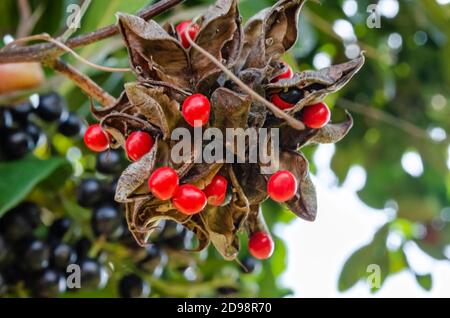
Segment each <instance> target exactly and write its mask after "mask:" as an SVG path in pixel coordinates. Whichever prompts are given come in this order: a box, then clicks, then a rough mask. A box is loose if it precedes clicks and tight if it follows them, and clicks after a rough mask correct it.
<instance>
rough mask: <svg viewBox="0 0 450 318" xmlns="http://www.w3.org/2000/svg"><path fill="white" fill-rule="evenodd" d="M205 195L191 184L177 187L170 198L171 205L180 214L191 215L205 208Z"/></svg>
mask: <svg viewBox="0 0 450 318" xmlns="http://www.w3.org/2000/svg"><path fill="white" fill-rule="evenodd" d="M206 203H207V200H206V195H205V194H204V193H203V191H202V190H200V189H199V188H197V187H196V186H194V185H192V184H183V185H181V186H179V187H178V190H177V192H176V193H175V195H174V196H173V198H172V204H173V205H174V207H175V208H176V209H177V210H178V211H179V212H181V213H184V214H187V215H193V214H197V213H199V212H201V211H202V210H203V209H204V208H205V206H206Z"/></svg>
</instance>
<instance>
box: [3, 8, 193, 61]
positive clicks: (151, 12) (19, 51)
mask: <svg viewBox="0 0 450 318" xmlns="http://www.w3.org/2000/svg"><path fill="white" fill-rule="evenodd" d="M183 1H184V0H163V1H160V2H157V3H155V4H153V5H151V6H149V7H148V8H146V9H143V10H141V11H140V12H139V13H138V15H139V16H140V17H141V18H143V19H144V20H148V19H151V18H153V17H155V16H157V15H158V14H161V13H163V12H165V11H167V10H169V9H170V8H172V7H174V6H176V5H178V4H180V3H181V2H183ZM118 32H119V29H118V28H117V26H116V25H110V26H107V27H104V28H101V29H99V30H97V31H94V32H91V33H88V34H84V35H80V36H78V37H75V38H73V39H70V40H68V41H67V42H66V45H67V46H68V47H69V48H72V49H73V48H77V47H80V46H85V45H88V44H91V43H94V42H98V41H101V40H103V39H106V38H109V37H111V36H113V35H115V34H117V33H118ZM64 52H65V51H64V50H62V49H61V48H59V47H58V46H56V45H55V44H53V43H45V44H35V45H30V46H24V47H16V48H13V49H10V50H7V51H4V52H0V64H6V63H21V62H42V61H44V60H47V59H49V58H54V59H56V58H57V57H59V56H61V55H62V54H64Z"/></svg>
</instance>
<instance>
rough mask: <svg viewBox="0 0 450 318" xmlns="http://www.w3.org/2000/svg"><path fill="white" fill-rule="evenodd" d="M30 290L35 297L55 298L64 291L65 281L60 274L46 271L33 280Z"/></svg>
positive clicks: (50, 270) (54, 271)
mask: <svg viewBox="0 0 450 318" xmlns="http://www.w3.org/2000/svg"><path fill="white" fill-rule="evenodd" d="M32 289H33V294H34V296H35V297H41V298H55V297H57V296H58V295H59V294H61V293H63V292H64V291H65V290H66V281H65V279H64V276H63V275H62V274H61V273H60V272H58V271H56V270H54V269H46V270H44V271H43V272H42V273H40V274H39V275H38V276H37V277H36V278H35V280H34V282H33V286H32Z"/></svg>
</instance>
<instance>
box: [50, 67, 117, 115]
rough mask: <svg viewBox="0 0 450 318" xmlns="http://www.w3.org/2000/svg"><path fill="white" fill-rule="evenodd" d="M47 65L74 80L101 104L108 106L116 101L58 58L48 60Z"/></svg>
mask: <svg viewBox="0 0 450 318" xmlns="http://www.w3.org/2000/svg"><path fill="white" fill-rule="evenodd" d="M48 66H49V67H51V68H53V69H54V70H56V71H58V72H60V73H62V74H64V75H66V76H67V77H68V78H70V79H71V80H72V81H74V82H75V83H76V84H77V86H78V87H80V88H81V89H82V90H83V91H84V92H85V93H86V94H87V95H89V96H90V97H92V98H95V99H96V100H97V101H98V102H99V103H100V104H102V105H103V106H110V105H113V104H114V103H115V102H116V99H115V98H114V97H112V96H111V95H109V94H108V93H107V92H105V91H104V90H103V89H102V88H101V87H100V86H98V85H97V84H96V83H95V82H94V81H92V80H91V79H90V78H89V77H87V76H85V75H83V74H82V73H80V72H79V71H78V70H77V69H76V68H74V67H72V66H70V65H68V64H66V63H64V62H63V61H61V60H60V59H56V60H51V61H49V62H48Z"/></svg>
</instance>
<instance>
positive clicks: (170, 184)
mask: <svg viewBox="0 0 450 318" xmlns="http://www.w3.org/2000/svg"><path fill="white" fill-rule="evenodd" d="M178 184H179V178H178V174H177V172H176V171H175V170H174V169H172V168H170V167H161V168H158V169H156V170H155V171H154V172H153V173H152V174H151V176H150V178H149V179H148V187H149V189H150V192H151V193H152V194H153V195H154V196H155V197H157V198H158V199H160V200H169V199H170V198H172V197H173V196H174V194H175V192H176V191H177V189H178Z"/></svg>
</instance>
